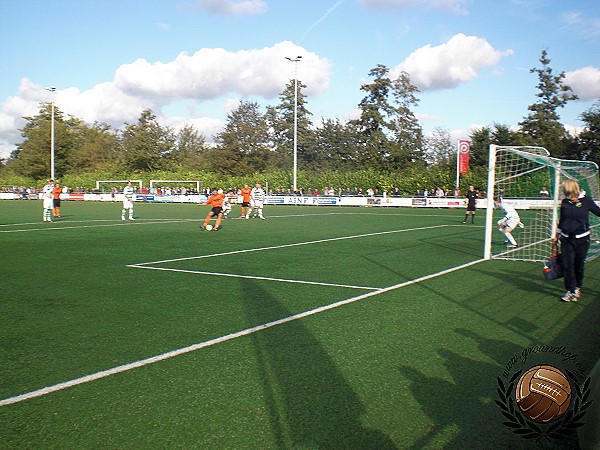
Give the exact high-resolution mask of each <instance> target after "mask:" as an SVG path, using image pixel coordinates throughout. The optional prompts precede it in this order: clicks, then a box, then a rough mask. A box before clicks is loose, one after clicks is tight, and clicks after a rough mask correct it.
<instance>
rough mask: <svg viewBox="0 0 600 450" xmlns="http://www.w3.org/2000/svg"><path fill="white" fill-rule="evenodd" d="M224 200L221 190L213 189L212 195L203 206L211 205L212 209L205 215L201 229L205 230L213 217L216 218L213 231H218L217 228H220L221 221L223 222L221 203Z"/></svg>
mask: <svg viewBox="0 0 600 450" xmlns="http://www.w3.org/2000/svg"><path fill="white" fill-rule="evenodd" d="M224 200H225V194H223V189H219V190H217V189H213V192H212V194H211V195H210V197H208V199H207V200H206V203H203V205H211V206H212V209H211V210H210V211H209V213H208V214H207V216H206V218H205V219H204V223H203V224H202V228H206V225H208V223H209V222H210V219H212V218H213V217H214V216H217V221H216V223H215V227H214V228H213V231H219V227H220V226H221V220H223V201H224Z"/></svg>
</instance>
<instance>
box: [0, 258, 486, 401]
mask: <svg viewBox="0 0 600 450" xmlns="http://www.w3.org/2000/svg"><path fill="white" fill-rule="evenodd" d="M483 261H485V260H484V259H478V260H476V261H471V262H469V263H466V264H462V265H460V266H456V267H452V268H450V269H446V270H442V271H440V272H436V273H433V274H430V275H425V276H423V277H420V278H416V279H414V280H410V281H405V282H404V283H400V284H395V285H393V286H389V287H387V288H383V289H379V290H377V291H373V292H367V293H366V294H362V295H359V296H356V297H351V298H348V299H345V300H341V301H339V302H335V303H331V304H329V305H325V306H321V307H319V308H315V309H311V310H309V311H305V312H302V313H298V314H294V315H291V316H288V317H284V318H283V319H279V320H274V321H273V322H268V323H265V324H262V325H258V326H255V327H252V328H246V329H245V330H242V331H238V332H235V333H231V334H227V335H224V336H221V337H218V338H215V339H210V340H208V341H204V342H199V343H197V344H194V345H190V346H188V347H183V348H179V349H177V350H173V351H170V352H166V353H162V354H160V355H156V356H152V357H150V358H146V359H141V360H139V361H135V362H132V363H129V364H123V365H121V366H117V367H113V368H112V369H107V370H103V371H100V372H96V373H93V374H90V375H86V376H83V377H80V378H75V379H73V380H69V381H65V382H63V383H58V384H55V385H52V386H47V387H45V388H42V389H37V390H35V391H31V392H28V393H25V394H21V395H17V396H14V397H10V398H6V399H4V400H0V406H6V405H11V404H14V403H19V402H22V401H25V400H29V399H32V398H36V397H42V396H44V395H47V394H51V393H53V392H57V391H61V390H63V389H67V388H70V387H73V386H78V385H81V384H85V383H89V382H92V381H96V380H99V379H101V378H106V377H109V376H111V375H116V374H119V373H122V372H127V371H129V370H132V369H137V368H139V367H144V366H148V365H150V364H154V363H157V362H160V361H165V360H167V359H170V358H174V357H176V356H180V355H183V354H186V353H190V352H193V351H196V350H200V349H203V348H207V347H211V346H213V345H216V344H220V343H223V342H227V341H231V340H233V339H237V338H239V337H243V336H248V335H250V334H254V333H257V332H259V331H262V330H266V329H269V328H273V327H276V326H278V325H282V324H284V323H288V322H292V321H295V320H299V319H303V318H305V317H309V316H313V315H315V314H319V313H322V312H324V311H329V310H331V309H334V308H339V307H340V306H344V305H348V304H350V303H354V302H358V301H360V300H365V299H367V298H370V297H373V296H375V295H379V294H383V293H386V292H390V291H393V290H396V289H400V288H403V287H406V286H410V285H412V284H417V283H421V282H422V281H427V280H431V279H432V278H436V277H439V276H443V275H446V274H449V273H452V272H455V271H457V270H461V269H465V268H467V267H470V266H474V265H475V264H479V263H480V262H483Z"/></svg>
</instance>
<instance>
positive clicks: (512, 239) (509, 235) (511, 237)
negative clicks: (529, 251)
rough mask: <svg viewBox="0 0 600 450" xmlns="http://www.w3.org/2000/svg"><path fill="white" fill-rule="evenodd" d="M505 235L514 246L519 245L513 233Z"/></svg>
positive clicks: (505, 233) (506, 232)
mask: <svg viewBox="0 0 600 450" xmlns="http://www.w3.org/2000/svg"><path fill="white" fill-rule="evenodd" d="M504 235H505V236H506V239H508V241H509V242H510V243H511V244H512V245H517V241H515V238H514V237H513V235H512V234H511V233H509V232H508V231H505V232H504Z"/></svg>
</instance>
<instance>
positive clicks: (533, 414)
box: [515, 365, 571, 423]
mask: <svg viewBox="0 0 600 450" xmlns="http://www.w3.org/2000/svg"><path fill="white" fill-rule="evenodd" d="M515 394H516V395H515V397H516V400H517V405H518V406H519V408H520V409H521V412H522V413H523V415H524V416H525V417H527V418H529V419H531V420H533V421H534V422H537V423H549V422H552V421H554V420H556V419H558V418H559V417H561V416H562V415H563V414H564V413H565V411H566V410H567V408H568V407H569V403H570V402H571V385H570V384H569V381H568V380H567V378H566V377H565V375H564V374H563V373H562V372H561V371H560V370H558V369H557V368H555V367H552V366H548V365H541V366H534V367H532V368H531V369H529V370H528V371H526V372H525V373H524V374H523V375H522V376H521V378H520V379H519V382H518V383H517V387H516V392H515Z"/></svg>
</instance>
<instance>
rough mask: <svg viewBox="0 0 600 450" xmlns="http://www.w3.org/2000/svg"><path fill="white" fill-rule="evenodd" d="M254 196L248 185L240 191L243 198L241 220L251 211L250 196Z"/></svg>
mask: <svg viewBox="0 0 600 450" xmlns="http://www.w3.org/2000/svg"><path fill="white" fill-rule="evenodd" d="M251 194H252V190H251V189H250V188H249V187H248V185H247V184H245V185H244V188H243V189H242V190H240V195H241V196H242V215H241V216H240V219H244V218H245V217H246V211H250V196H251Z"/></svg>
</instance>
